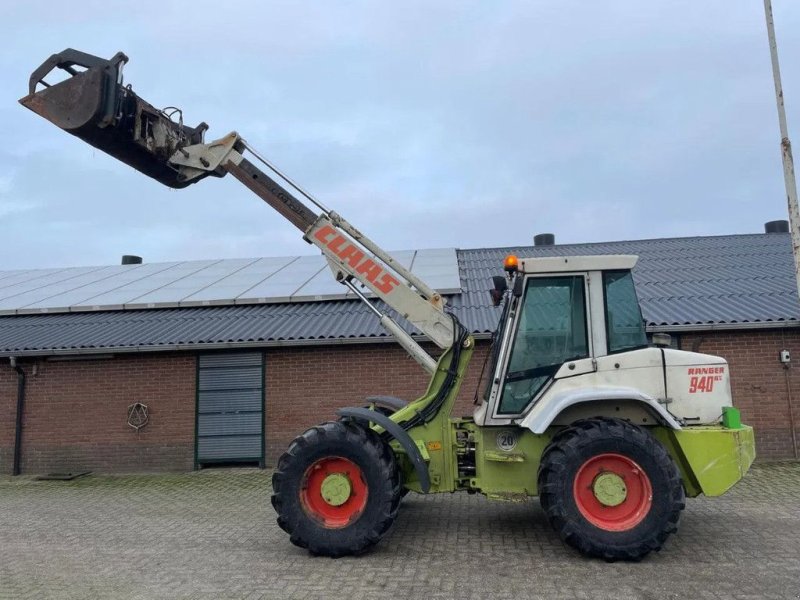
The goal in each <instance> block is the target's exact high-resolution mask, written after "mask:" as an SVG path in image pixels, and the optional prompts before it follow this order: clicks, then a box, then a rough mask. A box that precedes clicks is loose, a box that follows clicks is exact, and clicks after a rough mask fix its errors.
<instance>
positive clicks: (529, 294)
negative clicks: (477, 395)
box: [492, 273, 594, 420]
mask: <svg viewBox="0 0 800 600" xmlns="http://www.w3.org/2000/svg"><path fill="white" fill-rule="evenodd" d="M588 295H589V294H588V277H587V274H586V273H577V274H575V273H572V274H569V275H559V276H529V277H527V278H526V280H525V285H524V291H523V297H522V300H521V303H520V309H519V311H518V313H517V317H516V322H515V323H514V328H515V329H514V335H513V339H512V343H511V345H510V350H509V352H508V356H507V357H506V359H505V364H504V367H503V372H502V374H501V376H500V378H499V380H500V381H499V382H498V383H500V389H499V390H498V391H499V397H498V399H497V401H496V402H495V405H494V408H493V410H492V420H504V419H509V418H513V417H516V416H519V415H521V414H523V413H524V412H526V411H527V409H528V408H530V406H532V405H533V404H534V403H535V401H536V400H537V399H538V398H539V397H540V396H541V395H542V393H543V392H544V390H545V389H547V387H548V386H549V385H550V383H552V381H553V378H554V376H555V374H556V372H557V371H558V370H559V369H560V368H561V367H562V365H564V363H567V362H570V363H573V362H574V365H575V367H574V369H573V371H570V375H580V374H583V373H586V372H590V371H592V370H593V369H594V366H593V364H592V363H593V361H591V360H581V359H586V358H589V357H591V356H592V353H591V341H590V336H589V331H590V318H589V311H588V307H587V298H588Z"/></svg>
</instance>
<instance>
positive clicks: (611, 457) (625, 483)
mask: <svg viewBox="0 0 800 600" xmlns="http://www.w3.org/2000/svg"><path fill="white" fill-rule="evenodd" d="M572 493H573V498H574V500H575V505H576V507H577V509H578V511H579V512H580V513H581V515H583V517H584V518H585V519H586V520H587V521H588V522H589V523H591V524H592V525H594V526H595V527H598V528H600V529H604V530H605V531H628V530H630V529H633V528H634V527H636V526H637V525H639V523H641V522H642V521H643V520H644V519H645V517H647V515H648V514H649V512H650V509H651V507H652V505H653V486H652V484H651V483H650V478H649V477H648V476H647V473H645V472H644V471H643V470H642V467H641V466H640V465H639V464H638V463H637V462H636V461H635V460H633V459H632V458H631V457H629V456H625V455H624V454H619V453H616V452H604V453H601V454H596V455H594V456H591V457H589V458H587V459H586V460H585V461H584V463H583V464H582V465H581V466H580V468H578V471H577V473H576V474H575V479H574V481H573V484H572Z"/></svg>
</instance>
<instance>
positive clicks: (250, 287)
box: [0, 248, 461, 315]
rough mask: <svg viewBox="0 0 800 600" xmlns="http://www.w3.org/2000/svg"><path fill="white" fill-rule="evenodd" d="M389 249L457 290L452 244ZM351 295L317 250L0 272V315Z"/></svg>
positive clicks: (448, 290)
mask: <svg viewBox="0 0 800 600" xmlns="http://www.w3.org/2000/svg"><path fill="white" fill-rule="evenodd" d="M390 254H391V255H392V258H394V259H395V260H397V261H398V262H399V263H400V264H402V265H403V266H405V267H406V268H410V270H411V272H413V273H414V274H415V275H417V276H418V277H420V278H421V279H422V280H423V281H425V282H426V283H428V285H430V286H431V287H432V288H434V289H436V290H438V291H439V292H440V293H442V294H457V293H460V292H461V280H460V277H459V271H458V259H457V257H456V251H455V249H454V248H439V249H431V250H403V251H399V252H391V253H390ZM352 297H353V295H352V292H350V290H348V289H347V288H346V287H344V286H343V285H341V284H339V283H337V282H336V281H335V280H334V278H333V276H332V273H331V270H330V268H329V267H328V264H327V262H326V261H325V258H324V257H323V256H321V255H317V256H289V257H269V258H244V259H223V260H195V261H185V262H165V263H148V264H141V265H114V266H105V267H72V268H63V269H34V270H25V271H0V315H9V314H26V313H27V314H30V313H43V312H75V311H93V310H95V311H96V310H128V309H143V308H169V307H182V306H223V305H231V304H265V303H273V304H275V303H288V302H314V301H320V300H338V299H345V298H352Z"/></svg>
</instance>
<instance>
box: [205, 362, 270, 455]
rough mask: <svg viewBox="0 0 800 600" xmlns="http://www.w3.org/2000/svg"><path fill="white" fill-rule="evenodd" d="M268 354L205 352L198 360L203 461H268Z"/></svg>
mask: <svg viewBox="0 0 800 600" xmlns="http://www.w3.org/2000/svg"><path fill="white" fill-rule="evenodd" d="M263 386H264V356H263V354H261V353H260V352H248V353H225V354H205V355H201V356H199V357H198V361H197V437H196V440H197V464H198V465H203V464H210V463H237V462H241V463H244V462H247V463H254V462H257V463H259V464H260V465H262V466H263V464H264V394H263Z"/></svg>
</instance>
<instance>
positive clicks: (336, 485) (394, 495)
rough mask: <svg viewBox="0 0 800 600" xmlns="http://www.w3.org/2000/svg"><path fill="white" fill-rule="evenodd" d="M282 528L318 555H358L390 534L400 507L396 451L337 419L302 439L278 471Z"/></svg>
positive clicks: (275, 498) (276, 497) (276, 503)
mask: <svg viewBox="0 0 800 600" xmlns="http://www.w3.org/2000/svg"><path fill="white" fill-rule="evenodd" d="M272 489H273V495H272V505H273V507H274V508H275V510H276V512H277V513H278V525H279V526H280V527H281V529H283V530H284V531H286V532H287V533H289V535H290V540H291V542H292V543H293V544H295V545H296V546H300V547H301V548H307V549H308V550H309V551H310V552H312V553H313V554H322V555H325V556H334V557H336V556H345V555H348V554H359V553H361V552H364V551H365V550H367V549H368V548H370V547H371V546H373V545H375V544H377V543H378V542H379V541H380V539H381V538H382V537H383V536H384V535H385V534H386V532H387V531H389V529H390V527H391V526H392V524H393V523H394V520H395V517H396V516H397V510H398V507H399V504H400V489H401V488H400V479H399V474H398V470H397V465H396V463H395V458H394V453H393V452H392V450H391V448H390V447H389V445H388V444H387V443H385V442H384V441H383V440H382V439H381V438H380V437H379V436H378V435H377V434H376V433H375V432H373V431H372V430H371V429H366V428H364V427H360V426H358V425H356V424H354V423H347V422H341V421H338V422H330V423H323V424H322V425H319V426H317V427H312V428H311V429H309V430H308V431H306V432H305V433H304V434H303V435H301V436H299V437H298V438H296V439H295V440H294V441H293V442H292V443H291V444H290V446H289V448H288V450H287V451H286V452H285V453H284V454H283V456H281V458H280V460H279V461H278V467H277V469H276V471H275V474H274V475H273V476H272Z"/></svg>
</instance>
